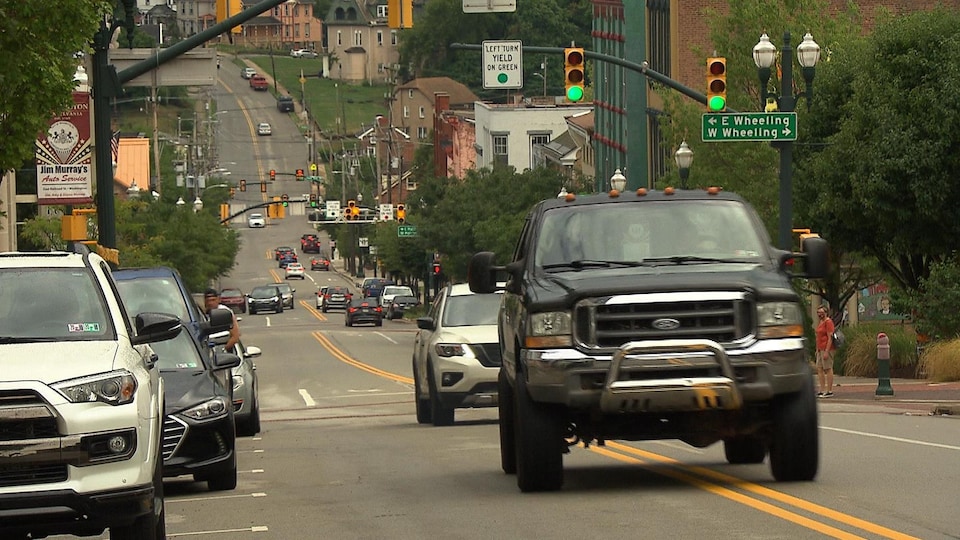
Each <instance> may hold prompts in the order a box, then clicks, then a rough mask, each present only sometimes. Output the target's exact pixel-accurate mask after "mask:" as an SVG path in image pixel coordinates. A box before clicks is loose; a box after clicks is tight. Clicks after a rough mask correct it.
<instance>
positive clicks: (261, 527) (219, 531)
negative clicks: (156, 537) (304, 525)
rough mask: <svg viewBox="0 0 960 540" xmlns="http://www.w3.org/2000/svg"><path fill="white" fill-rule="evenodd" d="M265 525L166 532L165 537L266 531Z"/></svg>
mask: <svg viewBox="0 0 960 540" xmlns="http://www.w3.org/2000/svg"><path fill="white" fill-rule="evenodd" d="M268 530H269V529H267V526H266V525H254V526H253V527H249V528H246V529H216V530H211V531H195V532H185V533H167V538H179V537H181V536H200V535H208V534H229V533H241V532H254V533H256V532H267V531H268Z"/></svg>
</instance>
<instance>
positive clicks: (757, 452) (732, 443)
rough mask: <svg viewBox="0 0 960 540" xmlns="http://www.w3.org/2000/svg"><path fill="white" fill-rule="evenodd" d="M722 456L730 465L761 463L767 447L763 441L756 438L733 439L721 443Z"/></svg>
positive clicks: (765, 455)
mask: <svg viewBox="0 0 960 540" xmlns="http://www.w3.org/2000/svg"><path fill="white" fill-rule="evenodd" d="M723 454H724V456H726V458H727V463H729V464H731V465H743V464H748V463H763V458H765V457H767V447H766V445H765V444H764V443H763V439H759V438H757V437H735V438H733V439H726V440H724V441H723Z"/></svg>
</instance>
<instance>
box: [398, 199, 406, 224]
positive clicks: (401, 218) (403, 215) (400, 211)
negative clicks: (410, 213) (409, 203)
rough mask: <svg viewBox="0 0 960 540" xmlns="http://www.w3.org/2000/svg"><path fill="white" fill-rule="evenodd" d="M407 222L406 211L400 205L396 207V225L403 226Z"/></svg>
mask: <svg viewBox="0 0 960 540" xmlns="http://www.w3.org/2000/svg"><path fill="white" fill-rule="evenodd" d="M406 221H407V210H406V208H405V207H404V206H403V205H402V204H398V205H397V223H399V224H401V225H403V224H404V223H405V222H406Z"/></svg>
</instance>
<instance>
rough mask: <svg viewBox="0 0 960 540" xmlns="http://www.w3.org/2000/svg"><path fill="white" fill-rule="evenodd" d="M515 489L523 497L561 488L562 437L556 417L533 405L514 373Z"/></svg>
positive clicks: (519, 376)
mask: <svg viewBox="0 0 960 540" xmlns="http://www.w3.org/2000/svg"><path fill="white" fill-rule="evenodd" d="M516 379H517V388H516V392H515V393H514V403H515V407H516V408H515V409H514V411H515V413H516V418H515V422H516V427H517V429H516V439H517V441H516V442H517V444H516V452H517V487H519V488H520V491H522V492H524V493H530V492H533V491H556V490H558V489H560V487H561V486H563V437H562V436H561V435H562V430H561V426H560V418H559V415H558V414H557V413H556V412H555V411H554V410H552V409H551V408H550V407H548V406H546V405H543V404H541V403H536V402H535V401H533V399H532V398H531V397H530V394H529V392H527V385H526V382H525V381H524V374H523V373H517V377H516Z"/></svg>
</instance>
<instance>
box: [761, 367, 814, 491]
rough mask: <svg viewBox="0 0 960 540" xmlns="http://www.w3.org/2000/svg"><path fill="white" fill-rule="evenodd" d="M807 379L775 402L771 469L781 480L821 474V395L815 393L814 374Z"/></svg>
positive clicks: (807, 479) (779, 480)
mask: <svg viewBox="0 0 960 540" xmlns="http://www.w3.org/2000/svg"><path fill="white" fill-rule="evenodd" d="M808 375H809V374H808ZM805 379H806V381H807V382H806V383H805V384H804V385H803V388H801V389H800V391H799V392H796V393H793V394H788V395H785V396H780V397H778V398H776V399H775V401H774V403H773V433H772V437H771V441H770V471H771V472H772V473H773V477H774V479H776V480H777V481H778V482H807V481H810V480H813V479H814V478H815V477H816V476H817V468H818V467H819V464H820V432H819V427H818V425H817V424H818V420H817V398H816V397H815V396H814V395H813V377H812V376H807V377H805Z"/></svg>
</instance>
